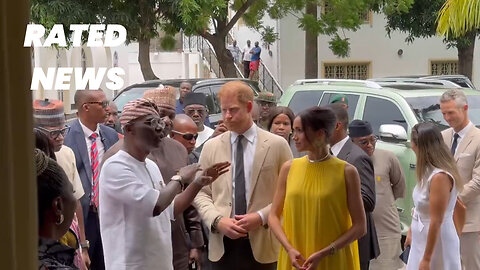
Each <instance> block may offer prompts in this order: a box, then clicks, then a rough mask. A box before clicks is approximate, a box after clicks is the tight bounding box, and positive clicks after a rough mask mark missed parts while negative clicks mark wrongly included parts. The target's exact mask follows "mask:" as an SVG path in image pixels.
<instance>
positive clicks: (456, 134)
mask: <svg viewBox="0 0 480 270" xmlns="http://www.w3.org/2000/svg"><path fill="white" fill-rule="evenodd" d="M459 137H460V135H458V133H455V134H454V135H453V143H452V148H451V149H450V151H451V152H452V156H455V151H457V144H458V138H459Z"/></svg>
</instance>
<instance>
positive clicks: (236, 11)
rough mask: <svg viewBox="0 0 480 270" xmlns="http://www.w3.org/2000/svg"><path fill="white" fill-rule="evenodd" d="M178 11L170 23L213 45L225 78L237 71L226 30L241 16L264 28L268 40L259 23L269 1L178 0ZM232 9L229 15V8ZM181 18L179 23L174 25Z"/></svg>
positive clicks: (252, 24) (256, 27) (255, 27)
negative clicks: (227, 43)
mask: <svg viewBox="0 0 480 270" xmlns="http://www.w3.org/2000/svg"><path fill="white" fill-rule="evenodd" d="M178 2H179V8H178V9H177V11H178V13H176V12H175V13H172V14H171V18H172V21H173V22H174V23H173V24H172V25H173V26H174V27H175V28H177V29H182V30H183V31H184V32H185V34H187V35H199V36H202V37H203V38H205V39H206V40H208V41H209V42H210V44H212V47H213V49H214V51H215V54H216V56H217V59H218V63H219V65H220V67H221V69H222V71H223V74H224V75H225V77H236V76H237V75H236V74H237V72H236V68H235V65H234V63H233V58H232V56H231V53H230V52H229V51H228V49H227V48H226V43H225V40H226V38H227V35H228V32H229V31H230V30H231V29H232V28H233V26H234V25H235V24H236V23H237V21H238V20H239V19H240V18H242V17H243V20H244V22H245V23H246V25H248V26H249V27H251V28H253V29H256V30H258V31H260V30H261V29H265V30H264V32H265V33H266V35H267V36H266V39H264V42H265V41H266V42H267V43H268V42H271V38H269V37H268V34H269V35H270V37H271V34H272V33H271V30H270V29H269V28H264V27H263V26H262V21H261V19H262V17H263V16H264V14H265V12H266V10H267V8H268V0H235V1H233V3H232V4H231V5H230V6H229V3H230V1H228V0H179V1H178ZM229 8H230V10H232V11H233V14H232V16H231V18H229V16H228V10H229ZM178 19H180V21H181V23H180V24H177V23H175V22H178Z"/></svg>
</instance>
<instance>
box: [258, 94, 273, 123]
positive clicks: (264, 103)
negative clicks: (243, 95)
mask: <svg viewBox="0 0 480 270" xmlns="http://www.w3.org/2000/svg"><path fill="white" fill-rule="evenodd" d="M255 101H256V103H257V106H258V116H257V118H258V120H257V122H258V126H259V127H260V128H262V129H264V130H267V131H269V130H268V122H269V121H270V112H271V111H272V110H273V108H275V107H277V99H276V97H275V95H274V94H273V93H270V92H261V93H259V94H258V96H257V98H255Z"/></svg>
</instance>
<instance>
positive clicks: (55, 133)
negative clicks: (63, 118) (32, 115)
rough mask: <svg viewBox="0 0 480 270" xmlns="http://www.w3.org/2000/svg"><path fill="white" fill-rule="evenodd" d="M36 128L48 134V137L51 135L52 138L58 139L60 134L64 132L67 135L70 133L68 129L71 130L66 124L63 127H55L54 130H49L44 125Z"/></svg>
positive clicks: (63, 134)
mask: <svg viewBox="0 0 480 270" xmlns="http://www.w3.org/2000/svg"><path fill="white" fill-rule="evenodd" d="M35 129H37V130H39V131H41V132H43V133H45V134H46V135H48V137H50V138H51V139H54V140H55V139H57V138H58V136H60V134H62V136H63V137H65V135H66V134H67V133H68V131H69V130H70V127H69V126H65V127H64V128H62V129H54V130H49V129H46V128H42V127H36V128H35Z"/></svg>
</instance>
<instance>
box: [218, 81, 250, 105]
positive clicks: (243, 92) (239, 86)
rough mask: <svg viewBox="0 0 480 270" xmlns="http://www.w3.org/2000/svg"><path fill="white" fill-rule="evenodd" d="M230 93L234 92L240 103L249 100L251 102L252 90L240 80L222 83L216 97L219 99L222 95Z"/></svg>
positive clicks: (245, 102)
mask: <svg viewBox="0 0 480 270" xmlns="http://www.w3.org/2000/svg"><path fill="white" fill-rule="evenodd" d="M231 94H235V95H236V97H237V100H238V101H239V102H240V103H242V104H247V103H248V102H249V101H251V102H253V98H254V95H253V90H252V89H251V88H250V86H248V84H246V83H244V82H242V81H231V82H227V83H226V84H224V85H223V86H222V88H220V91H219V92H218V99H220V100H221V99H222V97H224V96H226V95H231Z"/></svg>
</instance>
